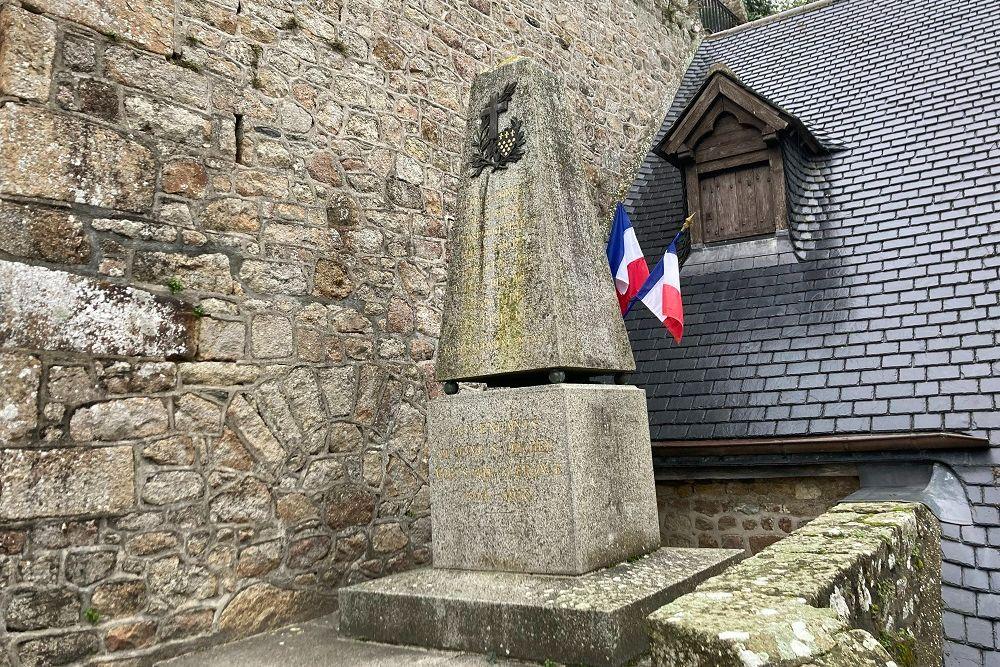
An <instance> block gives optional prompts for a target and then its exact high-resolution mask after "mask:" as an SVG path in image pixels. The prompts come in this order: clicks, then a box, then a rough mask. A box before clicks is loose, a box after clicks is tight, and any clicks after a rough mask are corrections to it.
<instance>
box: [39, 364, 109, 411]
mask: <svg viewBox="0 0 1000 667" xmlns="http://www.w3.org/2000/svg"><path fill="white" fill-rule="evenodd" d="M48 392H49V398H50V399H52V400H54V401H59V402H60V403H66V404H68V405H76V404H78V403H85V402H87V401H92V400H94V399H96V398H98V397H99V396H100V390H99V389H98V388H97V387H96V386H95V384H94V381H93V380H92V379H91V377H90V375H89V374H88V373H87V369H86V368H84V367H83V366H52V367H51V368H49V384H48Z"/></svg>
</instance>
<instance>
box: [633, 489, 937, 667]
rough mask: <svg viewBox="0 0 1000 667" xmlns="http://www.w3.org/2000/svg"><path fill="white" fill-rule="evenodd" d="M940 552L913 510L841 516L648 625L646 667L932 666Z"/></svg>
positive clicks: (847, 510) (874, 506) (869, 509)
mask: <svg viewBox="0 0 1000 667" xmlns="http://www.w3.org/2000/svg"><path fill="white" fill-rule="evenodd" d="M937 545H938V534H937V528H936V520H935V519H934V517H933V516H932V515H931V514H930V512H929V510H927V508H925V507H923V506H922V505H917V504H906V503H859V504H845V505H842V506H839V507H837V508H835V509H834V510H831V511H830V512H827V513H826V514H824V515H822V516H820V517H818V518H817V519H816V520H815V521H813V522H811V523H810V524H809V525H807V526H806V527H804V528H802V529H800V530H799V531H796V532H795V533H793V534H792V535H790V536H789V537H788V538H786V539H785V540H783V541H781V542H778V543H776V544H773V545H771V546H770V547H768V548H767V549H765V550H764V551H762V552H761V553H759V554H757V555H756V556H753V557H751V558H748V559H746V560H744V561H743V562H741V563H739V564H738V565H736V566H734V567H731V568H729V569H728V570H726V571H725V572H724V573H722V574H721V575H719V576H718V577H714V578H712V579H710V580H708V581H706V582H705V583H703V584H702V585H701V586H699V588H698V590H697V591H696V593H694V594H691V595H687V596H684V597H682V598H679V599H677V600H675V601H674V602H673V603H671V604H670V605H667V606H665V607H663V608H662V609H660V610H658V611H657V612H655V613H654V614H653V615H651V616H650V623H651V625H652V630H651V636H652V638H653V651H652V655H653V658H654V664H657V665H671V666H674V667H682V666H685V665H707V664H711V665H713V666H726V665H730V664H732V665H737V666H739V667H744V666H745V665H748V664H752V665H764V664H767V665H800V664H809V665H812V666H814V667H854V666H858V667H861V666H870V665H887V664H891V663H892V662H893V661H895V663H896V664H897V665H899V667H912V666H914V665H924V664H936V663H937V662H939V661H940V657H941V638H940V635H941V598H940V558H939V557H938V558H937V559H933V558H932V557H931V556H932V554H934V553H937V550H938V549H939V547H938V546H937ZM817 613H819V614H820V615H817ZM821 618H825V619H827V621H828V622H823V621H821V620H820V619H821ZM803 624H804V625H803ZM796 630H798V632H796ZM789 631H791V633H792V637H790V636H789V634H788V633H789ZM818 633H821V634H822V636H820V634H818ZM806 636H808V637H809V638H810V641H809V642H805V641H804V640H803V637H806ZM875 637H878V638H879V639H878V640H876V639H875ZM792 639H795V640H796V641H798V642H799V643H797V644H793V643H792ZM880 642H881V644H880ZM807 651H808V652H807ZM803 660H807V661H806V662H803Z"/></svg>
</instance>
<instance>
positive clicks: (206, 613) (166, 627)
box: [161, 609, 215, 640]
mask: <svg viewBox="0 0 1000 667" xmlns="http://www.w3.org/2000/svg"><path fill="white" fill-rule="evenodd" d="M214 618H215V612H214V611H213V610H212V609H195V610H191V611H182V612H179V613H178V614H176V615H174V616H171V617H170V618H168V619H167V620H166V621H165V622H164V624H163V626H162V631H161V635H162V637H163V639H165V640H170V639H180V638H182V637H191V636H194V635H199V634H202V633H204V632H208V631H209V630H210V629H211V628H212V619H214Z"/></svg>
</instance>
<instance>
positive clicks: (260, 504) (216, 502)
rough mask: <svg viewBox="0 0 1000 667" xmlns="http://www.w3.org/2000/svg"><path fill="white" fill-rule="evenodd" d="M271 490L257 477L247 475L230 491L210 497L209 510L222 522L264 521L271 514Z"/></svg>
mask: <svg viewBox="0 0 1000 667" xmlns="http://www.w3.org/2000/svg"><path fill="white" fill-rule="evenodd" d="M271 505H272V502H271V492H270V490H269V489H268V487H267V485H266V484H264V483H263V482H261V481H260V480H259V479H254V478H253V477H247V478H246V479H244V480H243V481H242V482H240V483H239V484H237V485H236V486H235V487H234V488H233V489H232V490H231V491H227V492H225V493H220V494H219V495H218V496H216V497H215V498H213V499H212V502H211V504H210V506H209V507H210V510H211V512H212V514H213V515H214V516H215V517H216V518H217V520H218V521H221V522H222V523H251V522H258V521H264V520H266V519H267V518H268V516H269V515H270V514H271Z"/></svg>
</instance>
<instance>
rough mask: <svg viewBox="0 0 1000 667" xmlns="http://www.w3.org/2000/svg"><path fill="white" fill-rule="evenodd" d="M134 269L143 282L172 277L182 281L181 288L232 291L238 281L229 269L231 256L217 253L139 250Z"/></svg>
mask: <svg viewBox="0 0 1000 667" xmlns="http://www.w3.org/2000/svg"><path fill="white" fill-rule="evenodd" d="M133 271H134V273H135V278H136V280H138V281H140V282H144V283H152V284H154V285H161V286H162V285H166V284H167V283H168V282H169V281H171V280H172V279H173V280H177V281H179V282H180V285H181V288H182V289H190V290H197V291H201V292H220V293H222V294H230V293H232V291H233V288H234V284H235V283H234V282H233V277H232V274H231V273H230V270H229V258H227V257H226V256H225V255H222V254H218V253H214V254H205V255H180V254H175V253H164V252H146V253H137V254H136V258H135V266H134V269H133Z"/></svg>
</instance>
